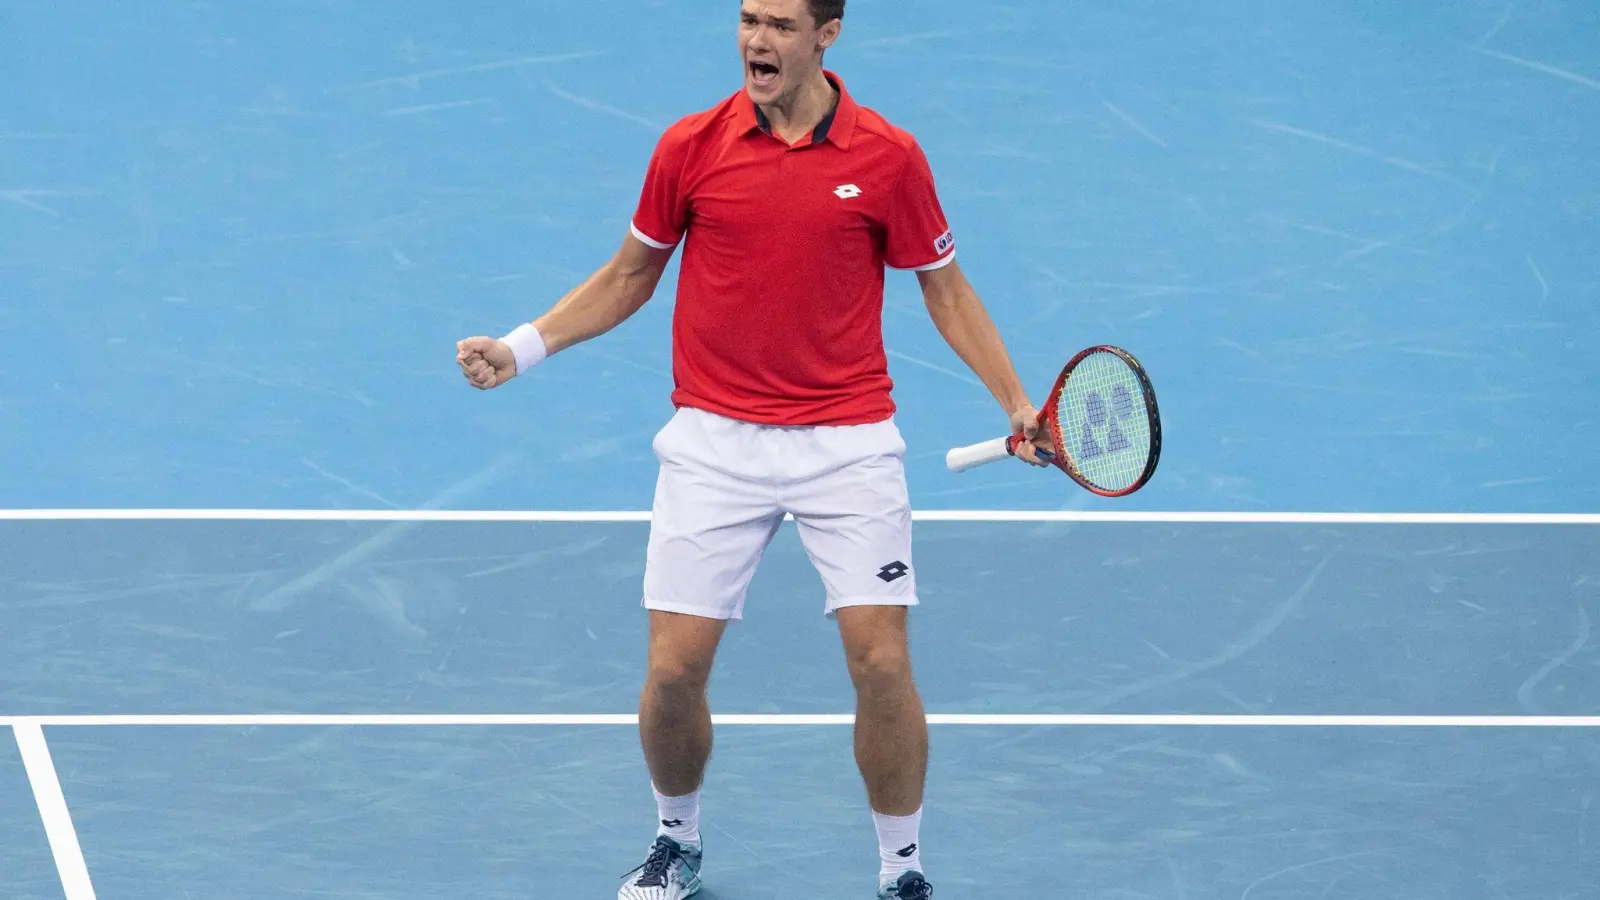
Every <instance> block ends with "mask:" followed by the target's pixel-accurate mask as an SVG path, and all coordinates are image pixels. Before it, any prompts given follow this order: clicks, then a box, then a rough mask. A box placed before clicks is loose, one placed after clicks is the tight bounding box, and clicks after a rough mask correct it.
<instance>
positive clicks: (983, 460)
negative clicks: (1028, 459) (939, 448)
mask: <svg viewBox="0 0 1600 900" xmlns="http://www.w3.org/2000/svg"><path fill="white" fill-rule="evenodd" d="M1010 455H1011V439H1010V438H995V439H994V440H992V441H984V442H983V443H981V444H972V445H970V446H967V447H957V448H955V449H954V450H951V451H950V452H949V453H946V454H945V455H944V464H945V465H946V466H949V467H950V471H952V472H965V471H966V470H968V469H972V468H976V467H978V466H983V465H988V464H989V463H992V462H998V461H1000V460H1002V459H1005V458H1006V457H1008V456H1010Z"/></svg>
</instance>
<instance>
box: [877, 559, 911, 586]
mask: <svg viewBox="0 0 1600 900" xmlns="http://www.w3.org/2000/svg"><path fill="white" fill-rule="evenodd" d="M909 571H911V567H910V566H907V565H906V564H905V563H903V562H900V561H899V560H896V561H894V562H892V563H889V564H888V565H887V566H884V567H883V568H881V569H879V570H878V577H879V578H882V579H883V580H884V581H894V580H895V579H897V578H904V577H905V576H906V573H907V572H909Z"/></svg>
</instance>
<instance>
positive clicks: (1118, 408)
mask: <svg viewBox="0 0 1600 900" xmlns="http://www.w3.org/2000/svg"><path fill="white" fill-rule="evenodd" d="M1039 429H1040V431H1041V432H1043V433H1044V435H1045V437H1046V439H1047V441H1048V443H1049V444H1050V450H1051V452H1050V456H1049V460H1048V461H1049V463H1050V464H1051V465H1053V466H1055V467H1056V468H1058V469H1060V470H1061V471H1063V472H1065V473H1066V474H1067V476H1068V477H1070V478H1071V479H1072V480H1073V481H1076V482H1077V483H1078V484H1079V485H1081V486H1082V487H1083V488H1084V489H1086V490H1088V491H1090V492H1092V493H1095V494H1099V495H1100V496H1102V497H1125V496H1127V495H1129V494H1131V493H1133V492H1134V491H1137V490H1138V489H1140V488H1142V487H1144V486H1145V484H1147V483H1148V482H1149V481H1150V477H1151V476H1152V475H1154V474H1155V471H1156V464H1157V463H1158V462H1160V461H1161V415H1160V410H1159V408H1158V407H1157V405H1156V392H1155V387H1154V386H1153V385H1152V384H1151V383H1150V376H1149V374H1148V373H1146V372H1145V369H1144V366H1143V365H1141V364H1140V362H1139V361H1138V360H1137V359H1135V358H1134V356H1133V354H1131V353H1129V352H1128V351H1126V350H1124V349H1122V348H1121V347H1113V346H1110V345H1108V344H1100V345H1097V346H1094V347H1089V348H1086V349H1084V350H1083V351H1081V352H1079V353H1078V355H1076V356H1074V357H1073V358H1072V359H1071V360H1070V361H1069V362H1068V363H1067V364H1066V365H1065V366H1064V367H1062V369H1061V375H1060V376H1059V377H1057V378H1056V383H1055V385H1054V386H1053V387H1052V388H1051V389H1050V394H1049V396H1048V398H1047V399H1046V401H1045V405H1044V408H1043V409H1042V410H1040V412H1039Z"/></svg>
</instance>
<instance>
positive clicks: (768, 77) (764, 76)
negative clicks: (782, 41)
mask: <svg viewBox="0 0 1600 900" xmlns="http://www.w3.org/2000/svg"><path fill="white" fill-rule="evenodd" d="M750 80H751V81H753V82H755V83H756V85H757V86H759V87H771V86H772V83H773V82H775V81H777V80H778V67H777V66H775V65H773V64H772V63H768V62H752V63H750Z"/></svg>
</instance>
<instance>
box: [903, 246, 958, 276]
mask: <svg viewBox="0 0 1600 900" xmlns="http://www.w3.org/2000/svg"><path fill="white" fill-rule="evenodd" d="M955 261H956V252H955V251H954V250H951V251H950V252H949V253H946V254H945V255H944V258H943V259H936V260H934V261H933V262H931V263H928V264H927V265H925V266H916V267H915V268H913V269H912V270H911V271H913V272H932V271H933V270H934V269H942V268H944V267H945V266H948V265H950V264H951V263H953V262H955Z"/></svg>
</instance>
